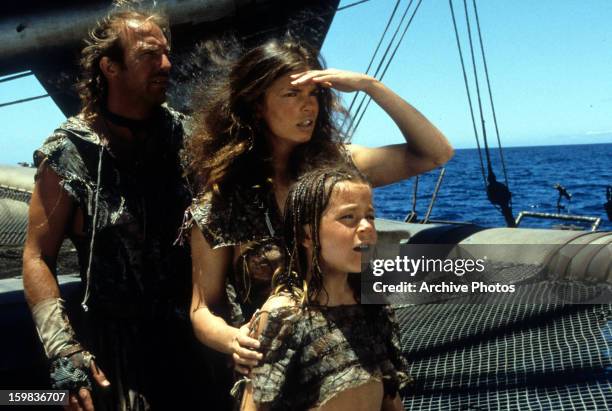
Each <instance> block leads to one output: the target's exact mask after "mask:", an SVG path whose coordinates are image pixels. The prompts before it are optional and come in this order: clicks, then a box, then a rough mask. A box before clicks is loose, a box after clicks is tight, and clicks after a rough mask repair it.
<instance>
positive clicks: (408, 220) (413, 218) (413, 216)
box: [404, 175, 419, 223]
mask: <svg viewBox="0 0 612 411" xmlns="http://www.w3.org/2000/svg"><path fill="white" fill-rule="evenodd" d="M418 191H419V176H418V175H416V176H414V187H413V188H412V210H411V211H410V212H409V213H408V215H407V216H406V218H404V222H405V223H412V222H415V221H416V219H417V212H416V202H417V194H418Z"/></svg>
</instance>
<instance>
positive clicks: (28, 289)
mask: <svg viewBox="0 0 612 411" xmlns="http://www.w3.org/2000/svg"><path fill="white" fill-rule="evenodd" d="M60 182H61V180H60V177H59V176H58V175H57V174H56V173H55V172H54V171H53V170H52V169H51V168H50V167H49V166H48V165H47V164H46V162H43V163H42V164H41V165H40V168H39V170H38V176H37V179H36V184H35V185H34V192H33V193H32V199H31V200H30V209H29V215H28V233H27V238H26V243H25V247H24V251H23V288H24V291H25V296H26V300H27V302H28V305H29V306H30V309H31V310H32V314H33V316H34V321H35V323H36V328H37V330H38V333H39V336H40V338H41V340H42V342H43V346H44V348H45V353H46V354H47V356H48V357H49V359H50V360H54V365H53V367H54V369H56V370H57V368H59V367H65V366H66V364H62V363H56V362H57V361H58V358H59V357H62V358H66V359H69V360H70V362H71V363H72V365H73V366H75V367H84V368H86V369H87V368H89V371H90V373H91V376H93V378H94V380H95V381H96V382H97V383H98V384H99V385H100V386H102V387H107V386H109V385H110V383H109V382H108V380H107V379H106V377H105V376H104V373H103V372H102V371H101V370H100V369H99V368H98V367H96V365H95V363H94V361H93V360H92V356H91V354H89V352H87V351H84V349H83V347H81V346H80V344H79V343H78V342H77V341H76V340H75V338H74V333H73V332H72V327H71V326H70V324H69V323H68V322H67V318H66V316H65V313H64V307H63V301H62V300H60V292H59V286H58V283H57V280H56V275H57V274H56V272H55V268H56V263H57V255H58V253H59V249H60V247H61V245H62V242H63V241H64V238H66V236H67V234H68V233H69V230H70V229H71V226H72V223H73V221H72V216H73V215H74V211H75V207H76V206H75V204H74V202H73V201H72V199H71V198H70V197H69V196H68V194H67V193H66V191H65V190H64V189H63V188H62V187H61V185H60ZM88 384H89V383H86V384H85V382H83V381H81V382H80V385H79V384H77V386H76V387H75V388H74V389H72V388H70V390H71V392H70V397H69V400H70V403H69V406H68V407H66V408H67V409H71V410H87V411H93V409H94V408H93V402H92V399H91V395H90V392H89V390H88V389H86V388H85V387H84V385H88ZM79 387H80V388H79ZM62 388H65V387H62Z"/></svg>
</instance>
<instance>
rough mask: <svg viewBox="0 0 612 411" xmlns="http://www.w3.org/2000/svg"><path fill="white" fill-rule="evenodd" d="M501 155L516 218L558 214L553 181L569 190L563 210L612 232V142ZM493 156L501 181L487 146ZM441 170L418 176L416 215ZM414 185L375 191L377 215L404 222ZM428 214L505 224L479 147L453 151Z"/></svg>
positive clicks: (535, 222) (536, 223)
mask: <svg viewBox="0 0 612 411" xmlns="http://www.w3.org/2000/svg"><path fill="white" fill-rule="evenodd" d="M503 156H504V160H505V163H506V170H507V172H508V183H509V187H510V191H511V192H512V203H513V204H512V205H513V208H512V210H513V213H514V216H515V217H516V216H517V215H518V213H519V212H520V211H536V212H549V213H554V212H556V203H557V197H558V194H557V190H556V189H554V188H553V185H554V184H555V183H559V184H561V185H563V186H564V187H565V188H566V189H567V190H568V191H569V192H570V193H571V194H572V200H571V202H569V203H568V202H567V201H566V200H564V201H563V202H562V204H564V205H565V206H566V209H565V210H563V211H562V212H563V213H567V212H569V213H571V214H579V215H587V216H595V217H601V218H602V223H601V225H600V227H599V229H600V230H612V223H611V222H610V221H609V220H608V217H607V215H606V212H605V210H604V208H603V204H604V203H605V202H606V201H607V200H606V186H607V185H612V144H589V145H566V146H542V147H510V148H504V150H503ZM491 158H492V163H493V170H494V172H495V174H496V176H497V180H498V181H500V182H504V176H503V172H502V166H501V161H500V157H499V152H498V150H497V148H496V149H494V150H491ZM483 161H485V160H484V152H483ZM485 167H486V162H485ZM439 173H440V170H434V171H431V172H429V173H427V174H424V175H422V176H420V179H419V184H418V195H417V207H416V210H417V213H418V217H419V219H421V218H423V216H424V215H425V213H426V212H427V208H428V206H429V202H430V200H431V196H432V193H433V190H434V187H435V184H436V181H437V179H438V175H439ZM413 184H414V178H411V179H410V180H408V181H403V182H400V183H397V184H393V185H390V186H386V187H380V188H377V189H375V190H374V203H375V207H376V213H377V216H378V217H380V218H388V219H393V220H402V221H403V220H404V218H405V216H406V214H407V213H408V212H409V211H410V210H411V209H412V192H413ZM431 218H432V219H437V220H453V221H466V222H473V223H476V224H479V225H482V226H487V227H502V226H505V222H504V219H503V217H502V215H501V213H500V212H499V211H498V210H497V209H496V208H495V207H493V205H492V204H491V203H490V202H489V201H488V200H487V196H486V191H485V188H484V182H483V177H482V172H481V167H480V160H479V156H478V150H477V149H463V150H456V152H455V156H454V157H453V158H452V159H451V160H450V161H449V162H448V164H447V165H446V174H445V176H444V180H443V182H442V186H441V188H440V192H439V193H438V198H437V200H436V202H435V205H434V208H433V211H432V214H431ZM559 223H560V221H551V220H540V219H533V218H527V217H526V218H525V219H524V220H523V221H522V222H521V225H520V226H521V227H539V228H549V227H551V226H552V225H553V224H559ZM575 224H576V225H579V223H575ZM583 225H584V224H583ZM587 225H588V224H587Z"/></svg>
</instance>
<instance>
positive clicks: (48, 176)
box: [23, 162, 75, 308]
mask: <svg viewBox="0 0 612 411" xmlns="http://www.w3.org/2000/svg"><path fill="white" fill-rule="evenodd" d="M74 207H75V205H74V203H73V202H72V199H70V197H69V196H68V194H67V193H66V191H65V190H64V189H63V188H62V187H61V185H60V177H59V176H58V175H57V174H56V173H55V172H54V171H53V170H52V169H51V168H50V167H49V166H47V164H46V162H43V163H42V164H41V166H40V168H39V171H38V177H37V179H36V184H35V186H34V192H33V193H32V199H31V201H30V209H29V215H28V232H27V238H26V242H25V248H24V250H23V288H24V291H25V296H26V300H27V302H28V305H29V306H30V308H32V307H34V306H35V305H36V304H37V303H39V302H41V301H43V300H46V299H49V298H59V297H60V293H59V287H58V285H57V281H56V278H55V276H56V273H55V266H56V262H57V255H58V253H59V249H60V247H61V245H62V242H63V241H64V238H65V237H66V235H67V233H68V227H70V224H71V221H70V217H71V216H72V215H73V213H74Z"/></svg>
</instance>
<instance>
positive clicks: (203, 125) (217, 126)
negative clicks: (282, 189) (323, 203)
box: [185, 39, 346, 193]
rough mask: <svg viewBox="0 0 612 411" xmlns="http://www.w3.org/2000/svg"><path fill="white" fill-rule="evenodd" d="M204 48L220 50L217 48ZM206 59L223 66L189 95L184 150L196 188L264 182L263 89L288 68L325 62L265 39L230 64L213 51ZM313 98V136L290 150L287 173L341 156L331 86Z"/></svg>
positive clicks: (288, 43)
mask: <svg viewBox="0 0 612 411" xmlns="http://www.w3.org/2000/svg"><path fill="white" fill-rule="evenodd" d="M229 43H230V44H231V42H229ZM207 48H208V49H209V50H210V52H211V53H213V52H214V53H216V54H220V52H219V47H207ZM228 54H229V55H230V56H231V53H228ZM230 59H231V57H230ZM209 60H210V62H212V63H214V62H217V63H218V65H219V66H224V67H225V68H226V70H225V72H224V75H221V73H222V72H223V70H217V71H216V76H215V79H216V80H214V81H210V78H207V79H206V81H205V82H204V83H203V84H202V89H201V91H200V92H199V93H196V95H195V98H194V103H193V104H194V123H193V124H194V127H193V132H192V136H191V138H190V140H189V141H188V142H187V149H186V150H185V152H186V154H187V155H186V161H187V164H188V173H189V174H190V176H191V177H192V178H193V180H194V182H195V185H196V191H197V192H198V193H202V192H205V191H208V190H211V189H213V190H214V191H217V190H216V189H219V188H220V189H221V191H222V190H223V188H224V186H229V185H231V184H233V183H235V182H243V183H247V184H253V185H255V184H262V183H265V182H266V181H268V180H269V179H270V177H271V175H272V172H271V170H272V169H271V164H270V150H269V148H268V147H267V144H266V142H265V139H264V138H263V137H264V132H265V131H266V127H267V126H266V124H265V123H264V120H263V119H261V118H260V116H259V114H258V111H259V109H258V107H259V105H260V104H261V103H262V102H263V98H264V95H265V92H266V90H267V89H268V88H269V87H270V85H271V84H272V83H273V82H274V81H276V80H277V79H278V78H280V77H282V76H284V75H286V74H288V73H291V72H295V71H301V70H309V69H323V68H324V63H323V61H322V59H321V58H320V56H319V53H318V51H317V50H315V49H313V48H311V47H309V46H308V45H306V44H303V43H299V42H297V41H295V40H291V39H288V40H285V41H279V40H270V41H268V42H266V43H264V44H263V45H261V46H258V47H255V48H253V49H251V50H250V51H248V52H246V53H243V54H242V55H241V57H239V58H237V59H234V60H233V62H230V63H228V62H227V58H219V57H215V56H212V57H210V58H209ZM317 99H318V102H319V115H318V117H317V121H316V124H315V127H314V131H313V135H312V138H311V140H310V141H309V142H308V143H305V144H302V145H301V146H299V147H297V148H296V150H294V152H293V154H292V157H291V159H290V161H289V165H290V167H291V168H290V170H289V173H290V177H291V178H296V177H297V176H298V175H299V174H300V173H302V172H304V171H305V170H307V169H308V168H311V167H313V165H314V164H321V161H320V160H323V161H331V162H335V161H337V160H338V159H339V158H340V157H341V153H340V149H339V143H342V142H343V141H344V140H345V139H344V137H343V135H342V134H341V133H340V131H339V127H338V126H337V123H338V122H339V120H340V119H341V117H343V116H344V114H345V113H346V111H345V110H343V109H342V108H341V106H340V105H339V104H338V103H337V98H336V96H335V93H334V92H333V91H332V90H330V89H327V88H320V89H319V90H318V94H317Z"/></svg>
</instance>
